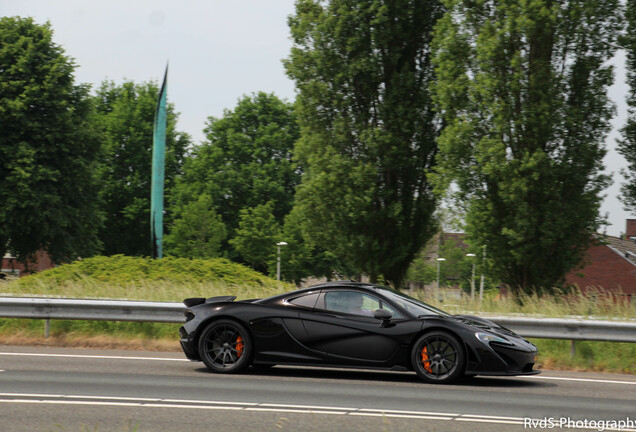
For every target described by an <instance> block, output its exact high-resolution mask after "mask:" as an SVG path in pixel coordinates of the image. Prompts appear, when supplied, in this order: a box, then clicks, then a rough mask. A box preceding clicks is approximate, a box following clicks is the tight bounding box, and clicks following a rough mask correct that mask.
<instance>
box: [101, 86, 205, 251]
mask: <svg viewBox="0 0 636 432" xmlns="http://www.w3.org/2000/svg"><path fill="white" fill-rule="evenodd" d="M158 96H159V87H158V86H157V84H156V83H154V82H146V83H139V84H136V83H134V82H132V81H126V82H124V83H123V84H121V85H116V84H115V83H114V82H112V81H105V82H103V83H102V85H101V87H100V88H99V90H98V91H97V95H96V96H95V98H94V99H95V105H96V107H97V112H98V116H99V125H100V127H101V129H102V130H103V133H104V138H103V139H104V150H105V155H104V158H103V163H102V178H103V189H102V192H101V197H102V200H103V211H104V214H105V216H106V219H105V223H104V227H103V228H102V230H101V231H100V239H101V241H102V242H103V244H104V253H105V254H106V255H113V254H125V255H149V254H150V186H151V176H152V130H153V123H154V118H155V109H156V105H157V97H158ZM176 122H177V114H176V113H175V112H174V106H172V105H169V107H168V125H167V130H166V175H165V179H166V180H165V181H166V186H165V189H166V190H169V189H170V188H171V187H172V185H173V183H174V180H175V177H176V176H177V175H178V174H180V172H181V165H182V164H183V159H184V156H185V153H186V149H187V147H188V146H189V145H190V137H189V136H188V135H187V134H185V133H183V132H178V131H176ZM197 198H198V196H197Z"/></svg>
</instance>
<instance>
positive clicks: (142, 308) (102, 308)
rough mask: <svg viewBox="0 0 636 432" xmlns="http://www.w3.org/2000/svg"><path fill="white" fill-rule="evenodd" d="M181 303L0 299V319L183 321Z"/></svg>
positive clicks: (182, 306) (183, 307) (183, 308)
mask: <svg viewBox="0 0 636 432" xmlns="http://www.w3.org/2000/svg"><path fill="white" fill-rule="evenodd" d="M184 310H185V306H184V305H183V304H182V303H168V302H142V301H127V300H80V299H57V298H18V297H4V298H2V297H0V317H1V318H32V319H46V320H49V319H64V320H94V321H138V322H165V323H182V322H185V317H184V315H183V312H184Z"/></svg>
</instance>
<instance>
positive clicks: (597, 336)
mask: <svg viewBox="0 0 636 432" xmlns="http://www.w3.org/2000/svg"><path fill="white" fill-rule="evenodd" d="M184 310H185V306H184V305H183V304H181V303H168V302H141V301H120V300H80V299H55V298H17V297H0V318H31V319H43V320H46V322H47V323H48V321H49V320H52V319H65V320H95V321H138V322H165V323H183V322H185V318H184V315H183V312H184ZM487 318H488V319H489V320H491V321H494V322H496V323H497V324H500V325H502V326H504V327H507V328H509V329H510V330H512V331H514V332H515V333H518V334H519V335H521V336H523V337H526V338H539V339H566V340H572V341H576V340H596V341H608V342H636V322H625V321H601V320H584V319H562V318H536V317H532V318H529V317H507V316H489V317H487ZM45 333H46V334H47V335H48V325H47V330H45Z"/></svg>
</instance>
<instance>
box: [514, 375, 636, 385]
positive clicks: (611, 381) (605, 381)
mask: <svg viewBox="0 0 636 432" xmlns="http://www.w3.org/2000/svg"><path fill="white" fill-rule="evenodd" d="M517 378H525V379H539V380H556V381H580V382H593V383H602V384H626V385H636V381H618V380H608V379H594V378H566V377H551V376H539V375H529V376H524V377H517Z"/></svg>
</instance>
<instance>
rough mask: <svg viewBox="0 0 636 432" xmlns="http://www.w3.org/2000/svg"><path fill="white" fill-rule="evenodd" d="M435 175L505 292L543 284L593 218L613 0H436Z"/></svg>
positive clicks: (572, 261) (593, 224)
mask: <svg viewBox="0 0 636 432" xmlns="http://www.w3.org/2000/svg"><path fill="white" fill-rule="evenodd" d="M443 1H444V4H445V6H446V7H447V8H448V11H449V12H448V13H447V14H446V15H445V16H444V18H443V19H442V20H440V23H439V25H438V26H437V28H436V38H435V50H436V53H435V65H436V72H437V76H438V81H437V83H436V85H435V89H436V98H437V102H438V104H439V109H440V111H441V113H442V114H443V116H444V118H445V120H446V122H447V127H446V128H445V130H444V132H443V133H442V135H441V137H440V139H439V145H440V154H439V156H438V161H439V170H438V174H439V176H438V180H439V185H440V186H442V187H443V186H448V185H449V184H450V183H451V182H454V185H455V186H454V187H453V188H451V191H453V192H452V194H451V195H453V196H454V198H455V202H456V203H458V204H459V205H460V206H461V207H463V208H464V210H465V211H466V213H467V216H466V230H467V233H468V234H469V237H470V239H471V241H472V242H473V243H474V244H475V245H479V246H482V245H485V246H487V251H488V256H489V258H491V259H492V262H493V266H494V270H495V272H496V276H497V277H498V278H499V279H500V280H501V281H503V282H505V283H507V284H509V285H510V286H511V287H513V289H516V290H523V291H530V290H532V289H535V288H536V289H538V288H543V289H548V290H549V289H551V288H553V287H554V286H556V285H557V284H560V283H561V282H562V281H563V279H564V276H565V275H566V274H567V272H568V271H570V270H571V269H573V268H575V267H577V265H578V264H579V263H580V261H581V259H582V256H583V253H584V252H585V251H586V249H587V248H588V246H589V245H590V244H591V242H592V241H593V238H592V233H593V232H594V231H595V230H596V229H597V228H598V226H599V224H600V222H601V219H600V217H599V207H600V204H601V196H600V193H601V191H602V190H603V189H604V188H605V187H606V186H607V184H608V179H607V177H606V176H604V175H603V174H602V170H603V166H602V159H603V156H604V154H605V148H604V144H603V143H604V139H605V137H606V134H607V132H608V131H609V129H610V123H609V120H610V118H611V117H612V115H613V113H614V107H613V104H612V103H611V102H610V101H609V99H608V96H607V88H608V86H609V85H611V83H612V81H613V71H612V67H611V66H609V65H607V60H609V59H610V58H611V57H612V55H613V54H614V52H615V49H616V40H617V36H618V32H619V30H620V21H621V5H620V1H619V0H577V1H561V0H527V1H522V2H520V1H518V0H490V1H479V2H475V1H469V0H443Z"/></svg>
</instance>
